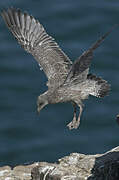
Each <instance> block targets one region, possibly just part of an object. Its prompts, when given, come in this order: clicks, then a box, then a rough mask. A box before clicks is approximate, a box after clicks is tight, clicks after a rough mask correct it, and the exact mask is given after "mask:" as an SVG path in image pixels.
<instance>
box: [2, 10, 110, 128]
mask: <svg viewBox="0 0 119 180" xmlns="http://www.w3.org/2000/svg"><path fill="white" fill-rule="evenodd" d="M1 15H2V17H3V19H4V21H5V23H6V25H7V27H8V28H9V30H10V31H11V32H12V34H13V35H14V36H15V38H16V39H17V40H18V42H19V44H20V45H21V46H22V47H23V48H24V49H25V50H26V51H27V52H29V53H31V54H32V55H33V56H34V58H35V59H36V61H37V62H38V64H39V65H40V66H41V68H42V69H43V71H44V73H45V74H46V76H47V78H48V82H47V86H48V90H47V91H46V92H45V93H43V94H41V95H40V96H39V97H38V100H37V105H38V112H40V110H41V109H42V108H43V107H44V106H46V105H47V104H55V103H62V102H71V103H72V105H73V107H74V114H73V120H72V121H71V122H70V123H69V124H68V125H67V126H68V127H69V129H73V128H75V129H77V128H78V126H79V124H80V117H81V114H82V110H83V103H82V101H83V100H84V99H87V98H88V96H89V95H93V96H96V97H99V98H100V97H104V96H105V95H107V93H108V91H109V89H110V85H109V84H108V83H107V81H105V80H103V79H102V78H100V77H97V76H96V75H93V74H89V73H88V72H89V66H90V64H91V60H92V57H93V51H94V50H95V49H96V48H97V47H98V46H99V45H100V43H101V42H102V41H103V40H104V38H105V37H106V36H107V35H108V34H109V33H110V32H111V30H110V31H109V32H107V33H105V34H104V35H103V36H102V37H100V38H99V39H98V40H97V41H96V42H95V43H94V44H93V45H92V46H91V47H90V48H89V49H88V50H87V51H85V52H84V53H83V54H82V55H81V56H80V57H79V58H77V60H75V61H74V63H72V61H71V60H70V59H69V58H68V56H67V55H66V54H65V53H64V52H63V51H62V50H61V49H60V48H59V46H58V44H57V43H56V42H55V40H54V39H53V38H52V37H51V36H49V35H48V34H47V33H46V31H45V29H44V28H43V26H42V25H41V24H40V22H39V21H38V20H36V19H34V17H32V16H30V15H28V14H27V13H23V12H21V10H19V9H15V8H9V9H7V10H3V11H2V13H1ZM76 106H78V107H79V108H80V112H79V116H78V117H77V116H76Z"/></svg>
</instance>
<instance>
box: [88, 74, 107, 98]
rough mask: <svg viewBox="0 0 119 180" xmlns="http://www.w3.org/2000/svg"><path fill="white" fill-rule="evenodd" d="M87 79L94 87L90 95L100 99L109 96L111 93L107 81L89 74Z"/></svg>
mask: <svg viewBox="0 0 119 180" xmlns="http://www.w3.org/2000/svg"><path fill="white" fill-rule="evenodd" d="M87 79H88V80H89V81H90V82H91V84H92V87H93V88H91V91H90V95H92V96H96V97H99V98H101V97H104V96H106V95H108V93H109V91H110V85H109V84H108V83H107V81H105V80H104V79H102V78H101V77H97V76H96V75H93V74H88V76H87Z"/></svg>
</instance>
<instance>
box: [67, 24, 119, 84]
mask: <svg viewBox="0 0 119 180" xmlns="http://www.w3.org/2000/svg"><path fill="white" fill-rule="evenodd" d="M116 26H118V24H117V25H115V26H113V27H112V29H111V30H110V31H108V32H107V33H105V34H104V35H103V36H101V37H100V38H99V39H98V40H97V41H96V42H95V43H94V44H93V45H92V46H91V47H90V48H89V49H88V50H87V51H85V52H84V53H83V54H82V55H81V56H80V57H79V58H78V59H77V60H76V61H74V63H73V65H72V67H71V69H70V71H69V73H68V75H67V78H66V80H65V83H69V82H70V81H76V80H78V82H80V81H84V80H86V79H87V75H88V70H89V66H90V64H91V61H92V58H93V51H94V50H95V49H96V48H97V47H99V45H100V44H101V43H102V41H103V40H104V39H105V38H106V37H107V36H108V34H109V33H110V32H111V31H112V30H113V29H114V28H115V27H116Z"/></svg>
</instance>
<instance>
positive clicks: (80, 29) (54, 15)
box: [0, 0, 119, 166]
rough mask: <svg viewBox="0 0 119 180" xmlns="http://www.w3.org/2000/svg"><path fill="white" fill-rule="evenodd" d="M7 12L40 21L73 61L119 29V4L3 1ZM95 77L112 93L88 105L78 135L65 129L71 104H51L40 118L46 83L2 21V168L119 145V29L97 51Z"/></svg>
mask: <svg viewBox="0 0 119 180" xmlns="http://www.w3.org/2000/svg"><path fill="white" fill-rule="evenodd" d="M8 7H16V8H20V9H21V10H23V11H27V12H28V13H29V14H32V15H33V16H34V17H36V18H37V19H39V21H40V22H41V24H42V25H43V26H44V28H45V29H46V31H47V32H48V34H50V35H51V36H53V37H54V38H55V39H56V42H57V43H58V44H59V45H60V47H61V48H62V49H63V51H64V52H65V53H66V54H67V55H68V56H69V57H70V58H71V60H72V61H74V60H75V59H76V58H77V57H79V56H80V55H81V53H82V52H84V51H85V50H87V49H88V48H89V47H90V46H91V45H92V43H94V42H95V41H96V40H97V39H98V38H99V37H100V36H101V35H103V34H104V33H105V32H107V31H108V30H109V29H110V28H111V27H112V26H113V25H114V24H119V1H118V0H115V1H109V0H100V1H98V0H90V1H87V0H77V1H76V0H75V1H74V0H51V1H50V0H49V1H48V0H26V1H24V0H5V1H0V10H2V9H4V8H8ZM90 72H91V73H94V74H96V75H98V76H101V77H103V78H104V79H105V80H107V81H108V82H109V83H110V84H111V91H110V94H109V96H107V97H105V98H103V99H98V98H95V97H89V99H88V100H86V101H85V102H84V104H85V107H84V111H83V115H82V117H81V125H80V127H79V128H78V129H77V130H72V131H70V130H69V129H68V128H67V127H66V125H67V124H68V123H69V122H70V121H71V120H72V117H73V109H72V106H71V104H68V103H67V104H56V105H48V106H47V107H45V108H44V109H43V110H42V111H41V113H40V116H39V115H38V113H37V105H36V101H37V97H38V96H39V95H40V94H41V93H43V92H44V91H46V90H47V87H46V85H45V83H46V81H47V79H46V77H45V75H44V73H43V72H42V71H40V69H39V66H38V64H37V63H36V61H35V60H34V59H33V57H32V56H31V55H30V54H28V53H26V52H25V51H24V50H23V49H22V48H21V47H20V46H19V45H18V43H17V41H16V40H15V39H14V37H13V36H12V34H11V33H10V32H9V31H8V29H7V28H6V26H5V24H4V22H3V19H2V18H1V17H0V166H3V165H11V166H15V165H17V164H29V163H32V162H36V161H48V162H56V161H57V159H58V158H61V157H63V156H65V155H69V154H70V153H72V152H79V153H85V154H95V153H104V152H106V151H108V150H110V149H112V148H114V147H116V146H118V145H119V126H118V124H117V122H116V115H117V114H118V113H119V27H117V28H116V29H115V30H113V32H112V33H111V34H110V35H109V36H108V37H107V38H106V39H105V41H104V42H103V43H102V44H101V46H100V47H99V48H98V49H97V50H96V51H95V53H94V58H93V60H92V65H91V68H90Z"/></svg>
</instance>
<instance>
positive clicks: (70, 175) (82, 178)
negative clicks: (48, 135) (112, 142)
mask: <svg viewBox="0 0 119 180" xmlns="http://www.w3.org/2000/svg"><path fill="white" fill-rule="evenodd" d="M0 180H119V146H118V147H116V148H114V149H112V150H111V151H108V152H107V153H104V154H96V155H84V154H79V153H72V154H70V155H69V156H65V157H63V158H61V159H59V160H58V163H47V162H39V163H34V164H31V165H26V166H25V165H23V166H16V167H14V168H13V169H12V168H11V167H9V166H4V167H1V168H0Z"/></svg>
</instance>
